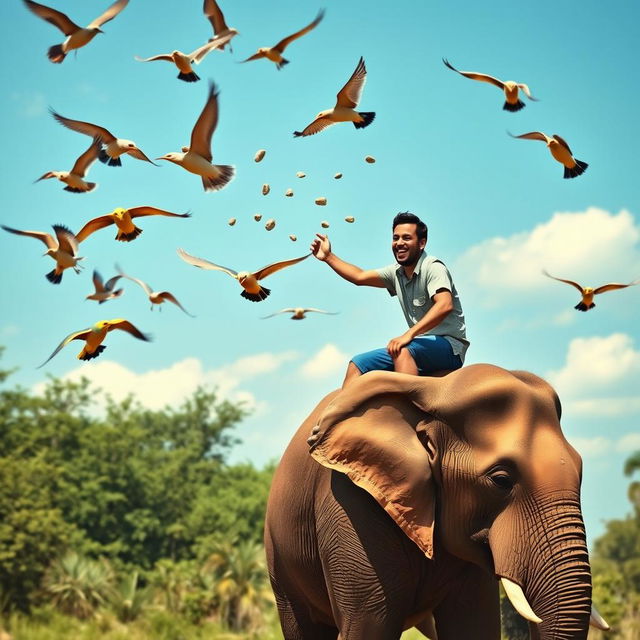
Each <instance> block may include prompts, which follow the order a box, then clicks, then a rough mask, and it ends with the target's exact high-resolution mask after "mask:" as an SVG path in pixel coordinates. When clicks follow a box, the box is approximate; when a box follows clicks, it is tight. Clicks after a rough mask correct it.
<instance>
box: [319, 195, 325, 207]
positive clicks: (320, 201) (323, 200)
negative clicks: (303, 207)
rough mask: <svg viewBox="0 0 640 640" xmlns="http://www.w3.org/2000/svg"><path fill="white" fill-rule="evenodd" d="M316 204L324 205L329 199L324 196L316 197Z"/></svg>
mask: <svg viewBox="0 0 640 640" xmlns="http://www.w3.org/2000/svg"><path fill="white" fill-rule="evenodd" d="M316 204H317V205H318V206H320V207H324V206H325V205H326V204H327V199H326V198H325V197H324V196H323V197H322V198H316Z"/></svg>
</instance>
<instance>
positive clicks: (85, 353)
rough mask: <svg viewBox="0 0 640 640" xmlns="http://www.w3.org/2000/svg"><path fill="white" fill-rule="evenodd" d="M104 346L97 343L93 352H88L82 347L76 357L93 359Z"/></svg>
mask: <svg viewBox="0 0 640 640" xmlns="http://www.w3.org/2000/svg"><path fill="white" fill-rule="evenodd" d="M106 348H107V347H105V345H103V344H99V345H98V346H97V347H96V350H95V351H94V352H93V353H88V352H87V351H85V349H83V350H82V352H81V353H80V355H79V356H78V359H79V360H93V359H94V358H97V357H98V356H99V355H100V354H101V353H102V352H103V351H104V350H105V349H106Z"/></svg>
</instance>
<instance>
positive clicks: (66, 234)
mask: <svg viewBox="0 0 640 640" xmlns="http://www.w3.org/2000/svg"><path fill="white" fill-rule="evenodd" d="M53 230H54V231H55V234H56V238H58V246H59V247H60V249H61V250H62V251H65V252H66V253H68V254H70V255H72V256H76V255H78V238H76V237H75V235H73V231H71V229H69V228H68V227H65V226H64V225H62V224H54V225H53Z"/></svg>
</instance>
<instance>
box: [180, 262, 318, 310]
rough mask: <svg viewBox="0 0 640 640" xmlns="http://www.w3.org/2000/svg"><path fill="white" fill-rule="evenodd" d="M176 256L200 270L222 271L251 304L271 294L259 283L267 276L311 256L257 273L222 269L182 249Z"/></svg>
mask: <svg viewBox="0 0 640 640" xmlns="http://www.w3.org/2000/svg"><path fill="white" fill-rule="evenodd" d="M178 255H179V256H180V257H181V258H182V259H183V260H184V261H185V262H186V263H187V264H191V265H193V266H194V267H199V268H200V269H208V270H213V271H223V272H224V273H226V274H227V275H230V276H231V277H232V278H235V279H236V280H237V281H238V282H239V283H240V286H241V287H242V289H243V291H242V293H241V294H240V295H241V296H242V297H243V298H246V299H247V300H251V302H260V301H262V300H265V299H266V298H267V296H268V295H269V294H270V293H271V289H267V288H266V287H263V286H262V285H260V283H259V281H260V280H264V279H265V278H266V277H267V276H270V275H271V274H272V273H275V272H276V271H280V270H281V269H284V268H286V267H290V266H291V265H294V264H297V263H298V262H301V261H302V260H306V259H307V258H308V257H309V256H310V255H311V254H310V253H308V254H307V255H306V256H302V257H301V258H294V259H293V260H283V261H282V262H274V263H273V264H269V265H267V266H266V267H263V268H262V269H259V270H258V271H253V272H251V271H234V270H233V269H228V268H227V267H222V266H220V265H219V264H215V263H213V262H209V261H208V260H204V259H203V258H197V257H196V256H192V255H190V254H188V253H187V252H186V251H185V250H184V249H178Z"/></svg>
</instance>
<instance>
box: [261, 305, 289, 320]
mask: <svg viewBox="0 0 640 640" xmlns="http://www.w3.org/2000/svg"><path fill="white" fill-rule="evenodd" d="M295 311H296V310H295V309H294V308H293V307H288V308H287V309H280V311H276V312H275V313H270V314H269V315H268V316H262V320H266V319H267V318H273V316H278V315H280V314H281V313H295Z"/></svg>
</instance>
